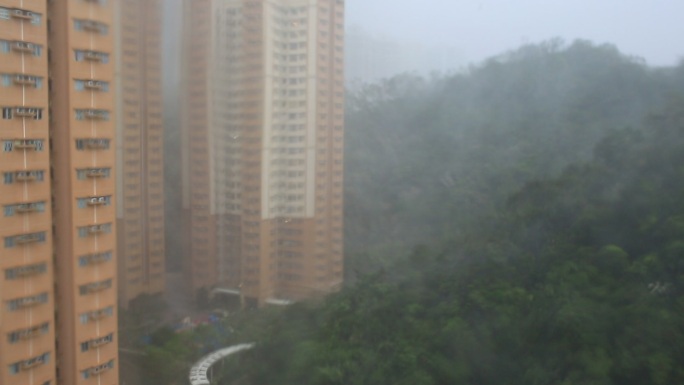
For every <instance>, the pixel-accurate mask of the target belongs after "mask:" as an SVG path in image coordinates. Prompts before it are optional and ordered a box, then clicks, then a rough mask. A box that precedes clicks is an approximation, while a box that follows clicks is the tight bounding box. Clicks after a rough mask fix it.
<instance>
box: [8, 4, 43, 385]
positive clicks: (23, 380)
mask: <svg viewBox="0 0 684 385" xmlns="http://www.w3.org/2000/svg"><path fill="white" fill-rule="evenodd" d="M46 5H47V4H46V2H45V1H30V2H29V1H19V0H0V109H1V110H2V119H0V142H1V143H2V152H0V174H2V178H3V181H2V184H0V206H2V214H1V215H0V237H1V238H2V245H0V246H1V248H0V384H39V385H43V384H50V385H52V384H54V383H55V361H56V359H57V354H56V353H55V320H54V308H55V300H56V299H55V293H54V289H53V263H52V250H53V249H52V238H53V237H52V216H51V203H50V152H49V146H48V142H49V137H50V135H49V126H48V122H49V119H48V107H49V103H48V45H47V17H46V16H47V10H46Z"/></svg>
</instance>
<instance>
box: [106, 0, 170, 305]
mask: <svg viewBox="0 0 684 385" xmlns="http://www.w3.org/2000/svg"><path fill="white" fill-rule="evenodd" d="M161 18H162V1H161V0H118V1H117V22H116V25H117V39H116V51H117V52H118V53H119V54H118V55H116V58H115V62H116V74H117V76H116V78H117V81H116V89H117V90H118V92H117V94H116V97H117V99H116V100H117V108H116V110H117V114H116V117H117V119H116V139H117V140H116V143H117V147H116V151H117V167H116V169H117V194H116V196H117V204H116V208H117V236H118V248H117V250H118V265H119V272H118V277H119V285H118V288H119V304H120V305H121V306H124V307H125V306H127V305H128V303H129V302H130V300H132V299H134V298H136V297H137V296H139V295H140V294H143V293H146V294H161V293H163V292H164V285H165V280H164V273H165V263H164V260H165V250H164V249H165V248H164V181H163V177H164V169H163V168H164V163H163V147H164V140H163V136H162V134H163V128H162V92H161V88H162V74H161V60H162V56H161V40H162V36H161V28H162V22H161Z"/></svg>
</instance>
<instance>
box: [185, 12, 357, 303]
mask: <svg viewBox="0 0 684 385" xmlns="http://www.w3.org/2000/svg"><path fill="white" fill-rule="evenodd" d="M184 7H185V8H184V20H185V26H184V27H185V29H184V31H185V32H184V53H183V58H184V60H185V62H184V67H183V81H184V83H183V95H184V99H183V102H182V105H183V108H184V110H183V120H182V134H183V137H182V159H183V170H182V171H183V172H182V175H183V206H184V218H183V219H184V223H185V226H186V227H185V231H184V234H185V235H187V239H186V245H187V249H186V251H185V253H184V254H185V255H186V259H185V262H186V265H185V272H186V275H187V277H188V279H189V281H190V282H191V285H192V288H193V289H195V290H196V289H199V288H202V287H204V288H208V289H213V288H219V289H223V290H222V291H223V292H224V293H233V294H236V295H240V296H242V297H244V298H246V299H247V300H249V301H252V302H253V303H254V304H258V305H263V304H268V303H274V304H278V303H287V301H296V300H301V299H305V298H310V297H315V296H320V295H324V294H326V293H329V292H331V291H334V290H336V289H337V288H339V286H340V285H341V283H342V279H343V277H342V274H343V271H342V269H343V263H342V262H343V250H342V206H343V204H342V191H343V187H342V186H343V126H344V121H343V119H344V118H343V114H344V106H343V104H344V85H343V62H344V60H343V57H344V44H343V40H344V38H343V35H344V2H343V1H341V0H279V1H248V0H200V1H186V2H185V5H184Z"/></svg>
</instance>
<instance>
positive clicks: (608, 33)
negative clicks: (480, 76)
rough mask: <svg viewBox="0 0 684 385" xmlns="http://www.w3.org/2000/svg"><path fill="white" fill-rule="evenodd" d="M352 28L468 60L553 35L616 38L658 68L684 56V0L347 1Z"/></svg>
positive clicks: (609, 40)
mask: <svg viewBox="0 0 684 385" xmlns="http://www.w3.org/2000/svg"><path fill="white" fill-rule="evenodd" d="M346 5H347V26H348V27H349V26H354V25H358V26H361V27H362V28H363V29H364V30H366V31H368V32H370V33H372V34H374V35H378V36H379V37H384V38H389V39H393V40H402V41H410V42H418V43H424V44H434V45H440V46H449V47H454V48H457V49H459V50H460V51H461V52H462V54H463V56H464V58H465V59H466V60H467V61H468V62H479V61H481V60H483V59H485V58H487V57H489V56H492V55H495V54H498V53H501V52H504V51H507V50H509V49H513V48H516V47H518V46H520V45H521V44H523V43H525V42H530V43H534V42H539V41H543V40H548V39H551V38H554V37H562V38H564V39H565V40H568V41H572V40H574V39H577V38H581V39H587V40H591V41H594V42H597V43H612V44H615V45H617V46H618V48H619V49H620V50H621V51H622V52H623V53H625V54H629V55H635V56H639V57H642V58H644V59H646V61H647V62H648V63H649V64H651V65H656V66H661V65H674V64H677V63H678V62H679V60H681V59H683V58H684V0H347V1H346Z"/></svg>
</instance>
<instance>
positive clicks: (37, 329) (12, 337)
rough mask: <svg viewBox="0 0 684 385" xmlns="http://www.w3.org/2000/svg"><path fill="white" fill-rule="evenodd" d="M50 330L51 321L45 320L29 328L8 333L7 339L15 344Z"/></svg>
mask: <svg viewBox="0 0 684 385" xmlns="http://www.w3.org/2000/svg"><path fill="white" fill-rule="evenodd" d="M49 330H50V323H48V322H44V323H42V324H40V325H36V326H33V327H31V328H28V329H21V330H16V331H13V332H12V333H8V334H7V340H8V342H9V343H10V344H15V343H17V342H19V341H22V340H24V339H27V338H32V337H37V336H39V335H41V334H45V333H47V332H48V331H49Z"/></svg>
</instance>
